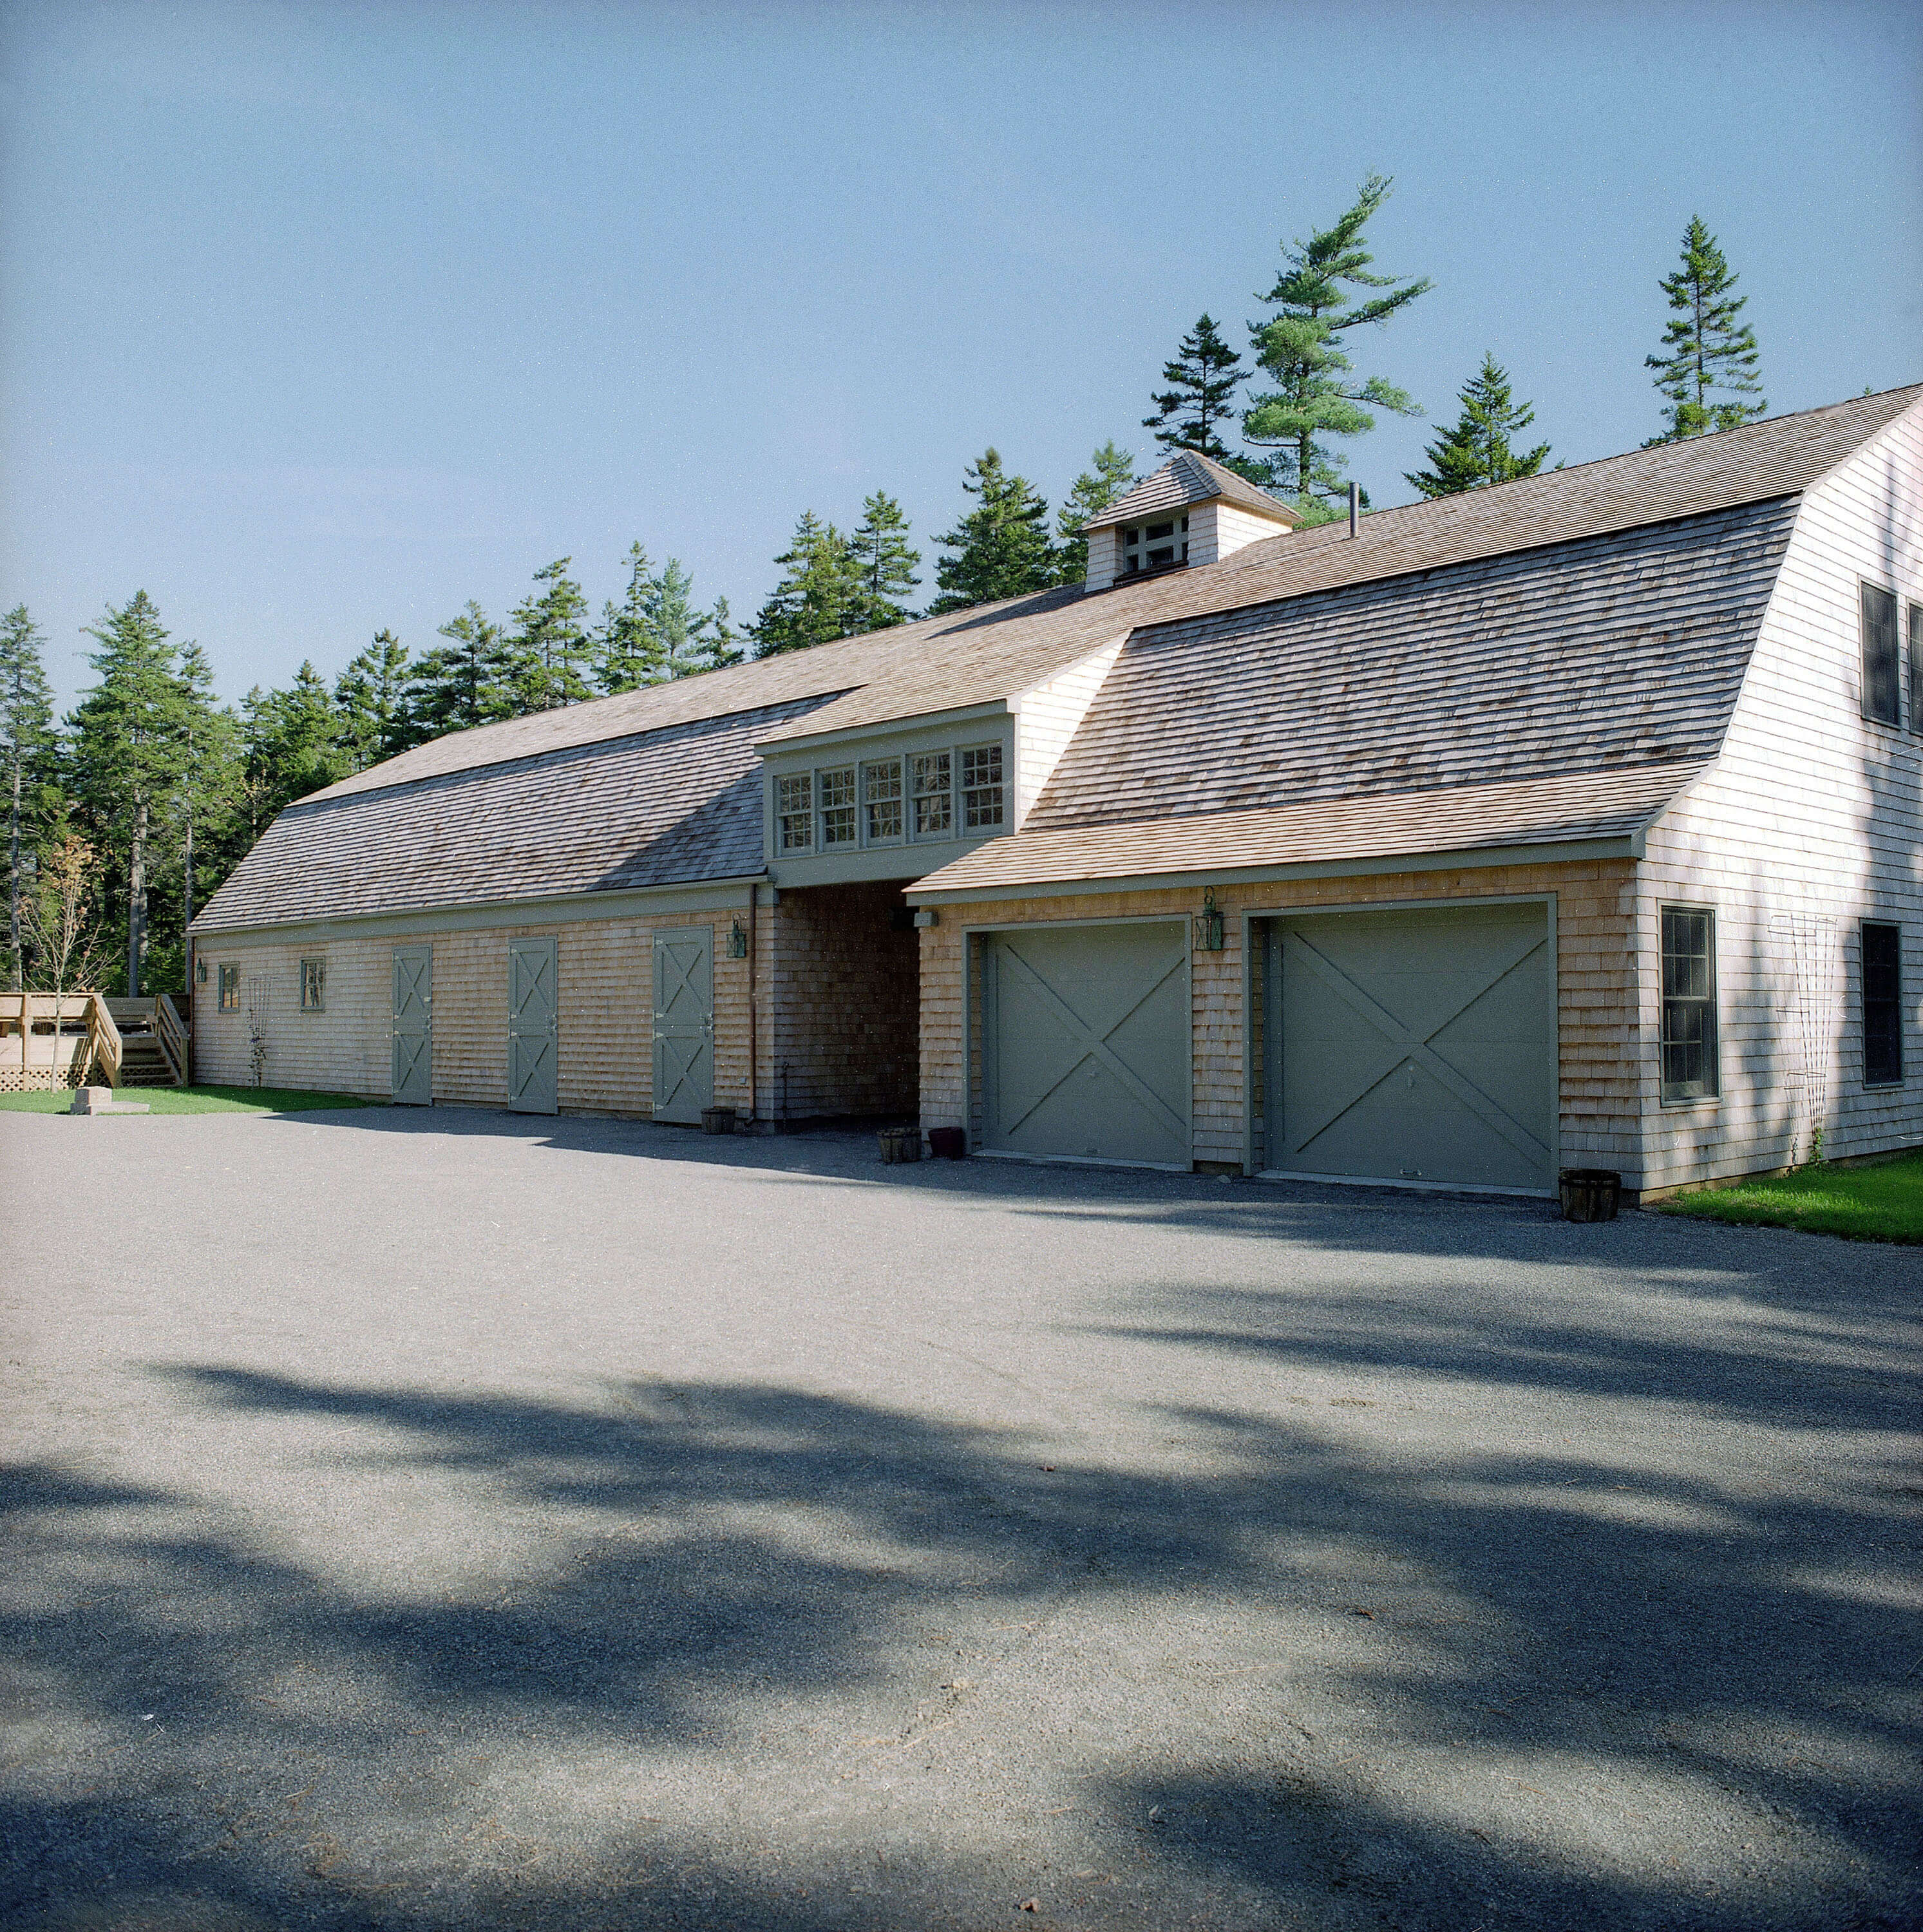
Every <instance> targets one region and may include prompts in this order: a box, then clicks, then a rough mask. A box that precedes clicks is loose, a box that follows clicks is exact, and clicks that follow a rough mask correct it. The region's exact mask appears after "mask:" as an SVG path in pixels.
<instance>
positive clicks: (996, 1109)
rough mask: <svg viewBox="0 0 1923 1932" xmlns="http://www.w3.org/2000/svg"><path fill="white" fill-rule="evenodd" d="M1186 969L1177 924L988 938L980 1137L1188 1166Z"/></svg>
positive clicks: (1007, 1149)
mask: <svg viewBox="0 0 1923 1932" xmlns="http://www.w3.org/2000/svg"><path fill="white" fill-rule="evenodd" d="M1188 969H1189V935H1188V926H1187V922H1186V921H1183V922H1171V923H1158V924H1154V925H1142V926H1135V925H1120V926H1030V927H1027V928H1025V929H1022V930H1021V931H1019V932H998V933H995V934H992V935H989V938H987V940H986V943H985V944H984V945H983V950H982V1022H983V1040H982V1045H983V1053H982V1074H983V1094H982V1100H983V1126H984V1129H985V1133H984V1140H983V1144H984V1145H986V1147H987V1148H990V1149H992V1150H998V1151H1001V1152H1004V1153H1008V1154H1055V1155H1068V1156H1071V1157H1074V1158H1076V1159H1078V1160H1115V1161H1127V1162H1130V1163H1134V1164H1136V1165H1137V1166H1142V1165H1154V1166H1176V1167H1184V1168H1186V1167H1187V1166H1188V1165H1189V1091H1190V1046H1189V970H1188Z"/></svg>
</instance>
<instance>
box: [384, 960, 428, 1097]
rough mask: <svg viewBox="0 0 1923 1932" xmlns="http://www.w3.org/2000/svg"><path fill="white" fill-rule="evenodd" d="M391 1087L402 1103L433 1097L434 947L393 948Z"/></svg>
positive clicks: (389, 1087)
mask: <svg viewBox="0 0 1923 1932" xmlns="http://www.w3.org/2000/svg"><path fill="white" fill-rule="evenodd" d="M388 1091H389V1093H390V1094H392V1095H393V1097H394V1100H395V1105H396V1106H402V1107H426V1106H431V1105H432V1104H433V1103H434V948H433V947H431V946H397V947H395V949H394V1057H393V1064H392V1069H391V1071H390V1073H389V1085H388Z"/></svg>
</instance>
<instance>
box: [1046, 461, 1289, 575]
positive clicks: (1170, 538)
mask: <svg viewBox="0 0 1923 1932" xmlns="http://www.w3.org/2000/svg"><path fill="white" fill-rule="evenodd" d="M1301 520H1302V519H1301V517H1300V516H1299V515H1298V514H1297V513H1296V512H1295V511H1294V510H1292V509H1291V508H1289V505H1287V504H1286V503H1283V502H1277V499H1275V498H1274V497H1273V496H1270V495H1269V494H1268V492H1267V491H1266V490H1259V489H1257V488H1256V486H1255V484H1253V483H1251V482H1250V481H1248V480H1247V478H1245V477H1241V476H1238V475H1236V473H1235V471H1234V470H1232V469H1225V468H1223V466H1222V465H1221V464H1220V463H1217V462H1214V461H1213V460H1211V459H1210V458H1208V457H1206V456H1199V455H1196V452H1194V451H1193V450H1192V449H1178V451H1176V452H1175V455H1173V456H1172V457H1171V458H1169V460H1168V461H1167V462H1166V463H1164V464H1163V466H1162V467H1161V468H1160V469H1158V470H1157V471H1156V472H1155V474H1154V475H1153V476H1151V477H1149V478H1148V479H1147V480H1146V481H1144V482H1141V483H1138V484H1136V487H1134V488H1133V490H1130V492H1129V493H1128V494H1127V496H1122V497H1118V499H1116V501H1115V502H1112V503H1111V504H1110V505H1109V507H1108V508H1106V510H1103V511H1100V512H1099V513H1098V514H1096V515H1095V516H1094V517H1091V518H1090V519H1089V520H1088V523H1086V524H1085V525H1084V526H1083V530H1084V533H1085V535H1087V537H1088V588H1089V589H1091V590H1106V589H1108V588H1109V586H1110V585H1111V584H1112V583H1127V581H1128V580H1130V578H1131V577H1146V576H1148V575H1151V574H1153V573H1154V572H1157V571H1164V570H1179V569H1181V568H1182V567H1183V566H1184V565H1185V564H1203V563H1216V562H1220V560H1221V559H1223V557H1225V556H1229V554H1231V553H1232V552H1233V551H1235V550H1240V549H1241V547H1243V545H1244V544H1252V543H1254V542H1256V541H1258V540H1259V538H1263V537H1275V536H1280V535H1282V534H1283V532H1285V531H1286V530H1292V529H1295V527H1296V526H1297V525H1298V524H1299V523H1301Z"/></svg>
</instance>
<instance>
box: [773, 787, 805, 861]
mask: <svg viewBox="0 0 1923 1932" xmlns="http://www.w3.org/2000/svg"><path fill="white" fill-rule="evenodd" d="M775 823H776V824H777V825H778V826H779V828H780V831H779V837H780V840H781V850H783V851H784V852H807V851H811V850H813V848H814V775H813V774H812V773H811V772H801V773H800V774H799V775H798V776H796V777H793V778H777V779H776V780H775Z"/></svg>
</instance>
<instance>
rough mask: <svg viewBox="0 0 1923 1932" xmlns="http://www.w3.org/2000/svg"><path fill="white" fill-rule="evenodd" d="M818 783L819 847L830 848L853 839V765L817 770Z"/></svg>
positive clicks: (833, 848) (832, 848) (850, 842)
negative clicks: (824, 770) (823, 770)
mask: <svg viewBox="0 0 1923 1932" xmlns="http://www.w3.org/2000/svg"><path fill="white" fill-rule="evenodd" d="M817 778H819V780H820V785H821V849H822V850H823V851H824V852H828V851H832V850H835V848H836V847H839V846H843V845H852V844H854V843H855V842H856V840H855V768H854V766H853V765H838V766H835V769H834V770H832V772H818V773H817Z"/></svg>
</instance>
